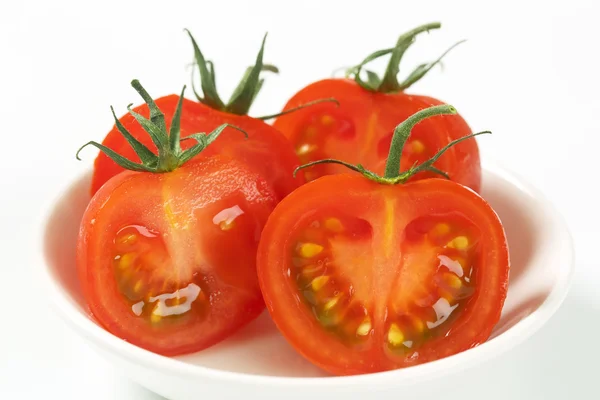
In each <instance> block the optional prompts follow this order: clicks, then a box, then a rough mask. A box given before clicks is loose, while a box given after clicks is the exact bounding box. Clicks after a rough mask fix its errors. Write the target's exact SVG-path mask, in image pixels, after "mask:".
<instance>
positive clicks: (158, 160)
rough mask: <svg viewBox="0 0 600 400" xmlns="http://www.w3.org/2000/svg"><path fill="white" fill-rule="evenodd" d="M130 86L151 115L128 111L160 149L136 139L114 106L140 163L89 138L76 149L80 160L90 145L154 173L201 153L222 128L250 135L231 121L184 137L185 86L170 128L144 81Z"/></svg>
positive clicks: (131, 166) (130, 166) (118, 124)
mask: <svg viewBox="0 0 600 400" xmlns="http://www.w3.org/2000/svg"><path fill="white" fill-rule="evenodd" d="M131 86H132V87H133V88H134V89H135V90H136V91H137V92H138V94H139V95H140V96H141V97H142V99H144V102H146V104H147V105H148V108H149V110H150V118H149V119H148V118H146V117H144V116H142V115H140V114H138V113H137V112H135V111H133V110H132V109H131V104H130V105H129V106H127V109H128V110H129V113H130V114H131V115H132V116H133V117H134V118H135V119H136V121H137V122H138V123H139V124H140V125H141V126H142V128H144V130H145V131H146V132H147V133H148V134H149V135H150V137H151V139H152V142H153V143H154V145H155V146H156V148H157V150H158V152H157V154H155V153H154V152H153V151H152V150H150V149H149V148H148V147H147V146H146V145H144V144H143V143H141V142H140V141H139V140H137V139H136V138H135V137H134V136H133V135H132V134H131V133H130V132H129V131H128V130H127V129H126V128H125V127H124V126H123V124H122V123H121V122H120V121H119V119H118V118H117V116H116V114H115V110H114V108H113V107H112V106H111V107H110V110H111V112H112V115H113V118H114V120H115V126H116V127H117V129H118V130H119V132H120V133H121V134H122V135H123V137H124V138H125V139H126V140H127V142H128V143H129V145H130V146H131V147H132V148H133V150H134V151H135V153H136V154H137V156H138V157H139V159H140V162H139V163H136V162H134V161H131V160H129V159H127V158H125V157H123V156H122V155H120V154H118V153H117V152H115V151H114V150H112V149H110V148H109V147H106V146H104V145H102V144H100V143H98V142H94V141H90V142H88V143H86V144H84V145H83V146H81V147H80V148H79V150H77V154H76V157H77V159H78V160H81V158H79V153H80V152H81V150H83V149H84V148H85V147H87V146H94V147H96V148H98V149H99V150H100V151H102V152H104V153H105V154H106V155H107V156H108V157H110V158H111V159H112V160H113V161H114V162H115V163H117V165H119V166H120V167H122V168H125V169H129V170H132V171H140V172H153V173H163V172H170V171H173V170H175V169H177V168H179V167H180V166H182V165H183V164H185V163H186V162H188V161H189V160H191V159H192V158H194V157H195V156H197V155H198V154H200V153H201V152H202V150H204V149H205V148H206V147H207V146H208V145H209V144H210V143H212V142H213V141H214V140H215V139H216V138H217V137H218V136H219V135H220V134H221V132H223V130H224V129H225V128H227V127H231V128H234V129H237V130H238V131H240V132H242V133H243V134H244V135H246V137H248V134H247V133H246V132H245V131H243V130H242V129H240V128H238V127H236V126H233V125H230V124H222V125H220V126H218V127H217V128H216V129H215V130H214V131H212V132H210V133H208V134H206V133H195V134H192V135H190V136H188V137H185V138H183V139H181V129H180V125H181V110H182V107H183V95H184V93H185V86H184V87H183V89H182V90H181V95H180V96H179V101H178V102H177V107H176V109H175V113H174V114H173V120H172V122H171V127H170V129H169V130H168V131H167V126H166V123H165V116H164V114H163V113H162V111H161V110H160V109H159V108H158V106H157V105H156V103H155V102H154V100H153V99H152V96H150V94H149V93H148V92H147V91H146V89H144V87H143V86H142V85H141V83H140V82H139V81H138V80H137V79H134V80H133V81H131ZM188 139H193V140H195V141H196V142H198V143H197V144H196V145H194V146H192V147H190V148H189V149H187V150H185V151H183V150H182V149H181V144H180V142H181V141H182V140H188Z"/></svg>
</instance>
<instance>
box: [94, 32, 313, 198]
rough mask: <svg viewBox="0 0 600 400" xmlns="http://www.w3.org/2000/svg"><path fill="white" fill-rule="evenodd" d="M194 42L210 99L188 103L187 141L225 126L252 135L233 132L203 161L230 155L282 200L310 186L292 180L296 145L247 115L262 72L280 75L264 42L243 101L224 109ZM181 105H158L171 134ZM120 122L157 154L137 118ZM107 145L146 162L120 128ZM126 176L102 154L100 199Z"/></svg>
mask: <svg viewBox="0 0 600 400" xmlns="http://www.w3.org/2000/svg"><path fill="white" fill-rule="evenodd" d="M190 38H191V39H192V43H193V45H194V49H195V51H196V59H197V63H198V66H199V67H200V71H201V73H202V74H201V78H202V88H203V90H204V97H201V96H200V95H199V94H196V95H197V97H198V101H197V102H195V101H192V100H188V99H184V100H183V114H182V117H181V122H180V123H181V127H180V129H181V136H182V137H187V136H189V135H191V134H195V133H200V132H210V131H212V130H214V129H215V128H217V126H219V125H222V124H224V123H227V124H230V125H233V126H237V127H239V128H241V129H243V130H244V131H246V132H247V133H248V138H247V139H246V138H244V137H243V136H242V135H240V134H239V133H237V132H235V131H233V130H227V131H225V132H223V133H222V134H221V135H220V136H219V138H218V139H217V141H216V142H215V143H213V144H212V145H211V146H210V147H209V148H207V149H206V151H204V152H203V153H202V156H205V157H208V156H211V155H214V154H224V155H228V156H230V157H233V158H235V159H238V160H240V161H242V162H244V163H246V164H247V165H248V166H249V167H250V169H252V170H253V171H255V172H257V173H259V174H260V175H262V176H263V177H264V178H265V179H266V180H267V182H269V183H270V184H271V185H272V186H273V188H274V190H275V192H276V194H277V196H278V199H282V198H283V197H285V196H286V195H287V194H288V193H290V192H291V191H292V190H294V189H295V188H296V187H298V186H300V185H301V184H302V183H303V182H304V178H303V175H298V176H297V177H295V178H294V177H293V176H292V172H293V171H294V169H295V168H296V167H297V166H298V165H299V161H298V157H297V156H296V154H295V152H294V149H293V147H292V145H291V144H290V143H289V141H288V140H287V139H286V138H285V137H284V136H283V135H282V134H281V133H280V132H279V131H277V130H276V129H275V128H273V127H272V126H271V125H269V124H267V123H265V122H264V121H262V120H260V119H257V118H252V117H249V116H248V115H246V114H247V112H248V110H249V108H250V106H251V104H252V102H253V100H254V98H255V96H256V94H257V93H258V91H259V90H260V87H261V86H262V81H261V80H259V77H258V73H259V72H260V71H261V70H269V71H277V69H276V68H275V67H273V66H265V65H263V63H262V53H263V49H264V41H263V46H262V47H261V50H260V52H259V55H258V57H257V61H256V65H255V66H254V67H253V68H251V73H250V75H247V76H245V77H244V79H242V82H241V83H240V86H239V88H238V89H239V90H237V91H236V92H237V93H239V94H240V95H238V96H233V98H232V100H231V101H230V102H229V103H228V104H224V103H223V102H222V100H221V99H220V98H219V96H218V94H217V92H216V88H215V86H214V71H213V69H212V64H210V63H208V62H207V61H205V60H204V57H203V56H202V53H200V50H199V49H198V47H197V44H196V42H195V41H194V39H193V37H192V36H191V34H190ZM209 65H210V68H209V67H208V66H209ZM178 101H179V96H177V95H169V96H164V97H161V98H159V99H156V100H155V103H156V104H157V106H158V107H159V108H160V109H161V110H162V112H163V113H164V114H165V120H166V124H167V128H169V127H170V124H171V120H172V118H173V113H174V112H175V108H176V106H177V103H178ZM133 111H135V112H137V113H138V114H141V115H143V116H145V117H148V116H149V110H148V106H147V104H142V105H139V106H137V107H135V108H134V109H133ZM120 122H121V123H122V124H123V125H124V127H125V128H126V129H127V130H129V132H130V133H131V134H132V135H133V136H134V137H135V138H136V139H138V140H139V141H141V142H142V143H143V144H145V145H146V146H148V147H150V148H151V149H152V150H156V148H155V146H154V145H153V144H152V140H151V138H150V136H148V135H147V134H146V132H145V130H144V129H143V128H142V126H140V124H139V123H138V122H137V121H136V120H135V119H134V118H133V116H132V115H130V114H126V115H124V116H123V117H122V118H121V119H120ZM102 144H103V145H105V146H107V147H109V148H111V149H113V150H115V151H116V152H117V153H119V154H121V155H123V156H125V157H126V158H129V159H130V160H132V161H136V162H138V161H140V160H139V157H138V156H137V155H136V154H135V152H134V151H133V150H132V149H131V147H130V146H129V144H128V143H127V141H126V140H125V139H124V137H123V136H122V135H121V134H120V132H119V130H118V129H117V128H116V127H113V129H112V130H111V131H110V132H109V133H108V134H107V136H106V137H105V139H104V140H103V142H102ZM194 144H195V141H193V140H189V141H184V142H182V147H183V148H184V149H187V148H189V147H191V146H192V145H194ZM122 171H123V168H121V167H119V166H118V165H117V164H116V163H115V162H114V161H112V160H111V159H110V157H108V156H106V155H105V154H103V153H100V154H99V155H98V157H97V159H96V161H95V164H94V176H93V178H92V187H91V191H92V193H95V192H96V191H97V190H98V189H99V188H100V187H101V186H102V185H103V184H104V183H106V182H107V181H108V180H109V179H110V178H111V177H113V176H115V175H116V174H118V173H119V172H122Z"/></svg>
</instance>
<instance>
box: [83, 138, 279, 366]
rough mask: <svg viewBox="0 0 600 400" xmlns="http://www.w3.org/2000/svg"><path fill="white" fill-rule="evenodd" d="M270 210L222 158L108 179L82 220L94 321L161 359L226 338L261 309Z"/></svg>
mask: <svg viewBox="0 0 600 400" xmlns="http://www.w3.org/2000/svg"><path fill="white" fill-rule="evenodd" d="M238 134H239V133H238ZM275 204H276V195H275V193H273V192H272V189H271V188H270V185H269V184H268V183H267V182H266V180H264V179H263V178H262V177H261V176H260V175H259V174H257V173H256V172H254V171H251V170H250V169H249V168H248V167H247V166H246V165H244V164H243V163H240V162H239V161H237V160H232V159H229V158H227V157H224V156H213V157H204V158H201V159H200V160H199V161H197V160H194V161H191V162H189V163H187V164H185V165H183V166H181V167H179V168H178V169H176V170H174V171H173V172H166V173H157V174H155V173H148V172H132V171H127V172H124V173H121V174H119V175H117V176H115V177H114V178H112V179H110V180H109V181H108V183H106V184H105V185H104V186H103V187H102V188H101V189H99V190H98V192H97V193H96V195H95V196H94V197H93V198H92V200H91V202H90V204H89V206H88V208H87V211H86V212H85V215H84V216H83V220H82V224H81V231H80V237H79V242H78V248H77V265H78V270H79V276H80V280H81V283H82V286H83V293H84V296H85V298H86V300H87V303H88V305H89V308H90V310H91V312H92V314H93V315H94V317H95V318H96V319H97V320H98V321H99V323H100V324H101V325H102V326H103V327H105V328H106V329H107V330H108V331H110V332H111V333H113V334H114V335H116V336H118V337H120V338H122V339H124V340H126V341H128V342H131V343H133V344H135V345H138V346H140V347H143V348H145V349H148V350H150V351H153V352H156V353H160V354H164V355H177V354H184V353H189V352H193V351H198V350H201V349H204V348H206V347H208V346H211V345H213V344H215V343H217V342H219V341H220V340H222V339H224V338H226V337H227V336H229V335H230V334H231V333H233V332H234V331H236V330H238V329H239V328H240V327H242V326H243V325H245V324H246V323H248V322H249V321H251V320H252V319H254V318H255V317H256V316H258V315H259V314H260V313H261V311H262V310H263V309H264V303H263V299H262V296H261V293H260V288H259V285H258V279H257V275H256V266H255V260H256V248H257V245H258V241H259V237H260V233H261V230H262V228H263V225H264V224H265V222H266V220H267V217H268V215H269V213H270V212H271V211H272V209H273V207H274V206H275Z"/></svg>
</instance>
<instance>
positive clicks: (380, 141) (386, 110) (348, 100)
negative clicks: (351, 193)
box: [273, 78, 481, 192]
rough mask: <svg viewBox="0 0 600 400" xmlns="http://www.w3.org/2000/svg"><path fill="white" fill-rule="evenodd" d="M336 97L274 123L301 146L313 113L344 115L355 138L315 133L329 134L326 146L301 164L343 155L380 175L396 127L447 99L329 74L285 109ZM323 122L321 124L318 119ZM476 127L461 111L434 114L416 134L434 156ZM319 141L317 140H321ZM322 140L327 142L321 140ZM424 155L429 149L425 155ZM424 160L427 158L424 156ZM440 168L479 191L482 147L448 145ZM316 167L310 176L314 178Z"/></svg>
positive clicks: (406, 158)
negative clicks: (369, 86) (379, 88)
mask: <svg viewBox="0 0 600 400" xmlns="http://www.w3.org/2000/svg"><path fill="white" fill-rule="evenodd" d="M327 97H333V98H335V99H336V100H338V101H339V103H340V105H339V107H337V106H336V105H335V104H333V103H320V104H317V105H314V106H311V107H308V108H306V109H302V110H299V111H296V112H294V113H291V114H287V115H283V116H280V117H278V118H277V119H276V120H275V122H274V124H273V126H274V127H275V128H277V129H278V130H279V131H281V132H282V133H283V134H284V135H285V136H286V137H287V138H288V139H290V141H291V142H292V143H293V144H294V145H295V147H296V149H297V151H299V148H300V146H301V145H302V144H303V143H305V141H306V137H305V136H303V129H304V128H305V126H304V125H305V124H306V123H307V121H310V119H311V116H317V115H325V114H327V115H328V114H331V115H333V116H334V117H336V116H341V117H343V118H344V119H347V123H349V124H352V125H353V127H354V129H355V132H354V137H351V138H346V140H344V139H343V138H342V139H339V138H335V137H333V136H335V135H327V133H328V132H327V130H326V128H323V127H321V129H323V130H324V131H323V132H317V133H316V136H317V137H318V136H321V135H326V136H327V138H325V139H321V140H325V144H324V147H325V148H324V150H323V151H322V152H315V153H314V155H313V156H307V157H308V158H305V159H302V158H301V163H306V162H309V161H315V160H317V159H322V158H337V159H342V160H344V161H346V162H350V163H352V164H361V165H363V166H364V167H365V168H367V169H370V170H372V171H374V172H376V173H378V174H383V172H384V169H385V160H386V159H387V152H388V150H389V143H390V142H391V133H392V132H393V130H394V128H395V127H396V126H397V125H398V124H400V123H401V122H403V121H404V120H405V119H406V118H408V117H409V116H411V115H413V114H414V113H415V112H417V111H419V110H422V109H424V108H427V107H430V106H432V105H440V104H443V103H442V102H441V101H439V100H437V99H434V98H431V97H427V96H419V95H412V94H407V93H404V92H398V93H378V92H371V91H368V90H366V89H364V88H362V87H360V86H359V85H358V84H357V83H356V82H355V81H354V80H351V79H339V78H332V79H324V80H321V81H317V82H314V83H312V84H310V85H308V86H306V87H305V88H303V89H302V90H300V91H299V92H298V93H296V94H295V95H294V96H293V97H292V98H291V99H290V100H289V101H288V102H287V104H286V105H285V107H284V109H283V110H284V111H285V110H288V109H291V108H293V107H297V106H298V105H301V104H304V103H307V102H309V101H314V100H316V99H320V98H327ZM317 125H318V124H317ZM471 133H472V131H471V129H470V128H469V126H468V125H467V123H466V122H465V120H464V119H463V118H462V117H461V116H460V115H444V116H437V117H435V118H430V119H428V120H425V121H422V122H421V123H419V124H417V126H416V127H415V128H414V129H413V131H412V134H411V138H410V139H409V143H410V140H412V139H418V140H421V141H423V142H428V143H427V144H428V149H427V152H426V155H428V156H432V155H433V154H434V153H435V152H436V151H437V150H439V149H440V148H441V147H443V146H445V145H446V144H448V143H449V142H450V141H452V140H455V139H458V138H460V137H463V136H466V135H468V134H471ZM317 140H318V139H317ZM321 144H322V143H321ZM410 151H411V149H410V146H406V147H405V149H404V151H403V162H402V164H401V166H400V167H401V169H402V170H406V169H407V168H410V167H411V166H412V165H413V164H414V161H415V159H414V158H411V157H410ZM424 155H425V154H424ZM419 160H422V159H421V158H419ZM436 165H437V167H438V168H439V169H441V170H442V171H445V172H447V173H448V174H449V175H450V178H451V179H452V180H453V181H455V182H458V183H460V184H462V185H465V186H467V187H470V188H471V189H473V190H475V191H476V192H479V191H480V189H481V165H480V157H479V148H478V146H477V142H476V141H475V140H467V141H464V142H462V143H459V144H458V145H456V146H454V147H452V148H451V149H450V150H448V151H447V152H446V153H445V154H444V155H443V156H442V157H441V158H440V159H439V161H438V162H437V163H436ZM317 168H321V169H320V170H319V173H318V174H317V175H316V176H314V177H317V176H321V175H325V174H331V173H345V172H347V171H346V170H345V169H344V168H343V167H341V166H333V165H332V166H327V167H317ZM315 171H316V170H315ZM310 174H311V172H310V171H307V172H306V176H307V179H308V180H311V179H310V177H311V175H310ZM428 177H434V175H432V174H430V173H424V174H420V175H417V176H415V178H414V179H423V178H428Z"/></svg>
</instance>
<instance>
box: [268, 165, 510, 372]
mask: <svg viewBox="0 0 600 400" xmlns="http://www.w3.org/2000/svg"><path fill="white" fill-rule="evenodd" d="M332 199H335V209H336V210H344V211H345V212H346V213H347V214H350V215H354V216H357V217H359V218H365V219H367V220H371V221H373V220H378V219H379V218H381V216H382V214H383V213H384V211H383V210H384V209H386V207H385V204H384V203H385V201H386V199H391V200H393V201H395V205H394V208H393V209H392V210H390V214H389V215H393V216H394V218H395V222H394V224H395V225H394V227H395V229H394V230H393V233H392V238H393V240H392V239H390V241H391V242H394V240H395V242H394V243H402V241H404V240H405V239H404V237H403V236H402V235H403V232H404V227H405V226H406V224H407V223H408V222H410V221H412V220H414V219H416V218H419V217H421V216H426V215H430V214H432V213H439V214H444V213H451V212H459V213H460V214H461V215H462V216H464V217H465V218H466V219H467V220H469V221H472V222H473V223H474V225H475V226H476V227H477V228H478V229H480V230H481V236H480V238H481V239H480V240H481V241H482V243H483V247H482V251H481V254H480V256H479V265H480V266H479V269H478V271H479V272H478V275H477V277H476V285H477V290H476V292H475V294H474V295H473V296H472V297H471V299H470V300H469V303H467V304H466V305H465V308H463V309H462V312H461V314H460V315H459V317H458V318H457V319H456V320H455V321H454V322H453V325H452V328H451V332H452V333H451V334H449V335H448V336H447V337H445V338H444V337H441V338H436V339H433V340H431V341H430V342H428V343H426V344H425V345H424V346H423V347H421V348H419V350H418V351H419V354H420V356H419V357H418V359H417V360H406V359H400V360H396V361H394V360H391V359H390V358H388V357H386V356H385V354H384V353H383V351H382V350H381V348H373V347H369V348H368V349H367V350H364V351H353V350H352V349H351V348H350V347H346V345H344V344H343V343H342V342H340V341H338V340H337V338H335V336H332V335H330V334H329V333H328V332H327V331H325V330H324V329H323V328H322V327H321V325H320V324H319V323H318V322H317V320H316V319H315V317H314V315H313V314H312V311H311V310H310V309H309V308H308V307H307V306H306V304H304V303H302V302H300V301H299V299H298V297H297V294H298V288H297V286H296V283H295V282H293V280H292V279H291V278H290V277H289V275H288V274H289V273H288V270H289V268H290V258H291V256H290V254H292V253H293V246H294V241H293V240H292V239H291V237H292V235H293V233H294V231H295V229H296V227H298V226H300V225H301V224H302V222H303V221H306V220H307V219H309V218H311V217H312V216H314V215H318V213H319V212H320V210H323V209H327V208H329V209H331V201H332ZM373 230H374V232H375V233H374V237H375V236H377V235H379V236H378V237H379V238H382V237H385V236H381V235H382V234H383V232H382V230H383V229H379V228H378V225H377V224H373ZM387 250H390V247H385V246H384V245H382V243H379V242H376V241H374V242H373V252H374V254H375V258H377V259H376V260H375V259H373V261H372V263H373V265H370V266H365V268H364V275H363V276H368V277H370V278H372V279H374V280H375V279H379V282H380V284H381V282H389V281H391V280H393V279H394V276H395V275H394V274H397V273H398V270H397V268H395V267H391V268H386V265H392V264H393V263H394V262H395V261H394V260H397V259H400V258H401V254H399V253H400V252H399V251H398V250H397V248H396V247H393V248H391V252H392V254H395V255H393V256H391V257H390V258H385V257H383V256H382V254H385V253H386V251H387ZM395 251H396V252H397V253H394V252H395ZM381 257H383V258H381ZM388 263H390V264H388ZM257 266H258V274H259V280H260V285H261V290H262V293H263V296H264V299H265V302H266V304H267V309H268V310H269V313H270V314H271V316H272V318H273V320H274V322H275V324H276V325H277V327H278V328H279V330H280V331H281V333H282V334H283V335H284V336H285V337H286V339H287V340H288V342H289V343H290V344H291V345H292V346H293V347H294V348H295V349H296V350H297V351H298V352H299V353H300V354H302V355H303V356H304V357H305V358H307V359H308V360H309V361H311V362H312V363H314V364H315V365H317V366H319V367H320V368H322V369H324V370H326V371H328V372H330V373H332V374H336V375H354V374H364V373H372V372H379V371H385V370H390V369H397V368H403V367H408V366H412V365H417V364H421V363H425V362H429V361H433V360H436V359H439V358H443V357H447V356H450V355H453V354H456V353H459V352H462V351H465V350H467V349H470V348H472V347H474V346H476V345H478V344H480V343H483V342H485V341H486V340H487V339H488V337H489V336H490V334H491V331H492V329H493V327H494V326H495V324H496V323H497V322H498V320H499V318H500V314H501V311H502V307H503V304H504V300H505V298H506V293H507V288H508V275H509V269H510V265H509V255H508V247H507V242H506V237H505V234H504V230H503V227H502V224H501V222H500V220H499V219H498V217H497V215H496V213H495V212H494V211H493V210H492V208H491V207H490V206H489V205H488V204H487V203H486V202H485V200H483V199H482V198H481V197H480V196H479V195H477V194H476V193H475V192H473V191H472V190H469V189H468V188H465V187H464V186H462V185H459V184H456V183H454V182H452V181H448V180H444V179H425V180H418V181H414V182H411V183H407V184H405V185H395V186H388V185H380V184H377V183H374V182H372V181H370V180H367V179H366V178H364V177H363V176H360V175H358V174H353V173H348V174H339V175H330V176H325V177H322V178H319V179H317V180H315V181H312V182H309V183H307V184H305V185H304V186H302V187H300V188H299V189H297V190H296V191H294V192H293V193H292V194H291V195H289V196H288V197H287V198H285V199H284V200H283V201H282V202H281V203H279V204H278V206H277V207H276V208H275V211H274V212H273V213H272V214H271V216H270V217H269V220H268V222H267V225H266V226H265V229H264V231H263V234H262V237H261V242H260V245H259V249H258V256H257ZM361 271H363V270H361ZM375 272H376V274H375ZM375 276H377V277H378V278H375ZM365 279H366V278H358V282H357V281H353V282H354V286H355V287H364V285H367V283H368V281H365ZM373 282H375V281H373ZM371 284H373V283H371ZM373 285H374V286H367V287H374V288H375V289H372V290H374V291H373V292H370V293H371V297H370V298H369V299H368V300H367V301H370V302H373V303H374V304H377V305H382V306H383V305H386V304H387V302H388V301H389V300H388V296H389V293H386V290H388V289H386V290H383V291H379V292H378V291H377V289H378V288H379V286H377V285H376V284H373ZM384 286H385V284H384ZM380 303H381V304H380ZM382 314H383V315H387V312H385V313H382ZM381 320H382V318H377V317H375V319H374V321H373V324H374V325H373V326H374V328H375V333H374V338H375V343H385V338H384V334H385V333H384V332H382V330H379V331H377V324H378V323H379V324H380V326H381V324H382V322H381Z"/></svg>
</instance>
